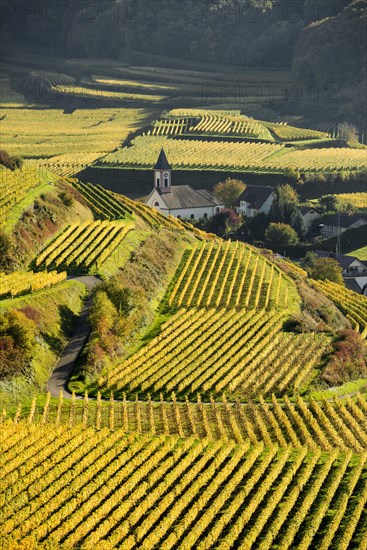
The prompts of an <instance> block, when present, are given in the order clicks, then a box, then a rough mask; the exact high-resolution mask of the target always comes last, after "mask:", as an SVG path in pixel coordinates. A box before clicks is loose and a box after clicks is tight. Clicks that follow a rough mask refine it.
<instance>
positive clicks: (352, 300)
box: [312, 281, 367, 338]
mask: <svg viewBox="0 0 367 550" xmlns="http://www.w3.org/2000/svg"><path fill="white" fill-rule="evenodd" d="M312 284H313V285H314V286H315V287H316V288H318V289H319V290H321V291H322V292H323V293H324V294H325V295H326V296H327V297H328V298H330V300H331V301H332V302H334V304H335V305H336V306H338V308H339V309H340V310H341V311H342V312H343V313H344V314H345V315H346V317H347V318H348V319H349V320H350V321H351V323H352V325H353V328H354V329H355V330H357V331H359V332H360V333H361V334H362V337H363V338H367V297H366V296H363V294H357V293H356V292H353V290H348V289H347V288H345V287H343V286H341V285H338V284H336V283H331V282H330V281H312Z"/></svg>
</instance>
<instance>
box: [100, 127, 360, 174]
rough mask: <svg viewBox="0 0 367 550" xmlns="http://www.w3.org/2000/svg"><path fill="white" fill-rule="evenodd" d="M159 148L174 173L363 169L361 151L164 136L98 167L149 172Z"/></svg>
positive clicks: (136, 144)
mask: <svg viewBox="0 0 367 550" xmlns="http://www.w3.org/2000/svg"><path fill="white" fill-rule="evenodd" d="M162 147H164V150H165V152H166V154H167V158H168V159H169V162H170V164H171V165H172V167H173V168H174V169H175V170H185V169H189V170H204V169H206V170H218V171H243V172H246V171H247V172H274V173H282V172H285V171H287V170H289V169H292V170H299V171H301V172H321V173H324V172H325V173H330V172H338V171H341V170H347V171H359V170H362V169H364V168H365V166H366V154H365V151H364V150H360V149H347V148H345V149H343V148H335V149H333V148H327V149H309V150H307V149H306V150H294V149H292V148H284V147H283V145H281V144H267V143H253V142H251V143H243V142H239V143H232V142H226V141H203V140H185V139H179V140H173V139H169V138H167V137H165V136H159V137H155V136H139V137H137V138H136V139H134V141H133V146H132V147H129V148H122V149H119V150H118V151H116V152H114V153H111V154H109V155H107V156H105V157H104V158H103V159H101V165H102V166H112V167H121V168H135V169H145V168H152V167H153V166H154V164H155V162H156V160H157V158H158V155H159V152H160V150H161V148H162Z"/></svg>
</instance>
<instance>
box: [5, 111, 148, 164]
mask: <svg viewBox="0 0 367 550" xmlns="http://www.w3.org/2000/svg"><path fill="white" fill-rule="evenodd" d="M71 107H73V106H72V105H71ZM0 117H3V120H2V121H1V133H2V147H3V148H4V149H6V151H7V152H8V153H9V154H10V155H22V156H23V157H26V158H39V159H42V158H44V157H47V158H49V157H55V156H58V157H59V156H60V155H65V154H68V155H69V154H72V155H73V162H74V163H75V162H76V163H79V164H82V165H83V164H84V162H85V158H84V155H85V154H86V153H88V154H90V153H93V154H95V153H100V154H101V155H103V154H104V153H107V152H110V151H113V150H114V149H115V148H116V147H118V146H119V145H121V144H122V143H123V142H124V140H125V139H126V138H127V136H128V135H129V133H130V132H134V131H136V130H137V129H138V128H139V127H141V126H142V125H144V124H146V123H147V122H146V121H150V120H151V117H152V115H151V114H150V113H149V112H147V111H145V110H144V109H123V108H116V109H82V110H76V111H74V112H71V113H70V114H65V113H64V111H63V110H62V109H52V108H48V109H37V108H33V109H23V108H19V109H6V108H1V109H0ZM76 149H77V153H76V152H75V150H76ZM87 160H89V158H88V159H87ZM68 163H70V158H69V157H65V159H62V158H58V159H57V160H56V161H55V160H53V161H52V164H56V165H58V164H59V165H63V164H68Z"/></svg>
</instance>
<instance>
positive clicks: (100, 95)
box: [53, 85, 165, 104]
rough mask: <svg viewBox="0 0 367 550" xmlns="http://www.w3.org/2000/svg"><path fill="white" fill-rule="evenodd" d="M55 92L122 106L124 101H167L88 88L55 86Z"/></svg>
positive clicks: (157, 97) (154, 96)
mask: <svg viewBox="0 0 367 550" xmlns="http://www.w3.org/2000/svg"><path fill="white" fill-rule="evenodd" d="M53 90H54V91H55V92H58V93H59V94H63V95H65V96H70V98H73V99H83V98H84V99H92V100H94V101H106V100H108V101H109V102H111V101H116V102H118V103H119V104H121V102H122V101H126V102H135V101H136V102H139V103H154V104H156V103H159V102H160V101H163V100H164V99H165V96H163V95H152V94H149V95H148V94H147V95H146V94H142V93H141V94H139V93H127V92H121V91H115V90H112V91H109V90H104V89H102V88H101V89H94V88H88V87H87V86H75V85H72V86H62V85H60V86H54V87H53Z"/></svg>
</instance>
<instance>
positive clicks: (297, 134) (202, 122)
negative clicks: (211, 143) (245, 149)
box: [148, 109, 330, 142]
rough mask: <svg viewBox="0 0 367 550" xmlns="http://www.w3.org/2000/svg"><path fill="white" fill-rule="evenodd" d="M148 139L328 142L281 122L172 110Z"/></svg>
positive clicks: (236, 113)
mask: <svg viewBox="0 0 367 550" xmlns="http://www.w3.org/2000/svg"><path fill="white" fill-rule="evenodd" d="M148 135H152V136H172V137H173V136H182V135H184V136H185V135H198V136H202V137H205V136H217V137H222V138H225V137H230V138H238V139H241V138H246V139H255V140H256V139H262V140H265V141H270V142H274V141H279V142H292V141H301V140H317V139H328V138H329V137H330V136H329V134H328V133H326V132H319V131H316V130H306V129H303V128H296V127H294V126H289V125H288V124H287V123H285V122H281V123H272V122H264V121H259V120H254V119H253V118H249V117H247V116H245V115H241V114H240V113H239V111H208V110H200V109H184V110H182V109H173V110H172V111H169V112H168V113H167V114H165V115H163V116H162V117H161V118H160V119H158V120H157V121H155V122H154V123H153V128H152V130H149V132H148Z"/></svg>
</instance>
